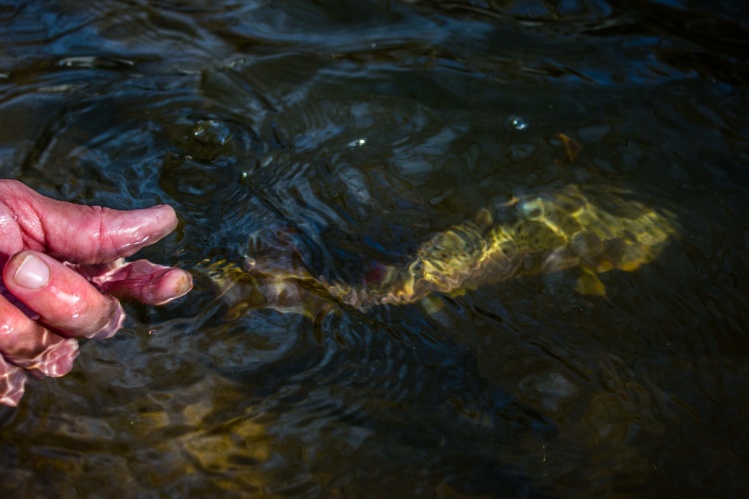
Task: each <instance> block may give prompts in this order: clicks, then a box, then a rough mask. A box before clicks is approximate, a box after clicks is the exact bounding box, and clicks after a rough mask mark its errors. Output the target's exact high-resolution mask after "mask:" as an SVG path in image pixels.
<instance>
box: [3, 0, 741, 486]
mask: <svg viewBox="0 0 749 499" xmlns="http://www.w3.org/2000/svg"><path fill="white" fill-rule="evenodd" d="M0 26H1V28H0V169H1V170H0V171H2V174H3V176H4V177H9V178H17V179H19V180H22V181H24V182H26V183H27V184H29V185H30V186H32V187H33V188H35V189H37V190H39V191H40V192H42V193H44V194H46V195H49V196H53V197H56V198H60V199H65V200H69V201H74V202H83V203H88V204H103V205H107V206H111V207H116V208H132V207H141V206H147V205H150V204H156V203H169V204H171V205H173V206H174V207H175V209H176V210H177V212H178V213H179V215H180V217H181V224H180V226H179V228H178V229H177V231H176V232H175V233H174V234H173V235H172V236H170V237H169V238H167V239H166V240H165V241H164V242H163V243H160V244H159V245H157V246H156V247H152V248H149V249H147V250H144V251H143V252H142V255H143V257H144V258H150V259H153V260H156V261H160V262H169V263H171V264H173V265H181V266H184V267H186V268H188V269H192V270H193V271H194V275H195V278H196V289H195V290H194V291H193V292H192V293H191V294H190V295H188V296H187V297H185V298H184V299H182V300H180V301H178V302H176V303H172V304H169V305H167V306H165V307H162V308H152V307H144V306H138V305H133V304H129V305H127V309H128V312H129V318H128V320H127V322H126V327H125V329H124V330H123V331H122V332H120V333H119V334H118V335H117V336H116V337H115V338H114V339H112V340H110V341H106V342H89V343H86V344H85V345H83V347H82V354H81V356H80V358H79V361H78V363H77V366H76V368H75V370H74V371H73V372H72V373H71V374H70V375H69V376H66V377H64V378H59V379H46V380H44V381H38V382H33V383H30V384H29V386H28V390H27V395H26V396H25V398H24V400H23V402H22V403H21V406H20V407H19V408H18V409H8V408H3V409H0V435H2V437H1V439H0V449H1V451H0V464H1V465H2V466H1V467H2V471H1V472H0V477H1V478H0V490H3V492H4V493H5V494H6V495H8V496H9V497H10V496H14V497H36V496H48V495H53V496H54V495H60V496H66V497H67V496H84V497H95V496H109V495H112V494H122V493H123V491H127V492H125V494H126V495H127V496H131V495H132V496H137V497H162V496H175V497H177V496H200V495H217V494H221V495H227V496H256V495H267V496H299V497H328V496H334V497H338V496H346V497H381V496H383V495H390V496H393V497H411V496H422V497H461V496H486V497H579V496H603V497H609V496H625V497H626V496H634V495H647V496H665V497H671V496H685V495H686V496H694V495H697V496H701V495H717V496H739V494H740V492H743V491H744V490H746V488H747V486H748V485H749V483H747V478H746V475H745V473H744V466H745V465H744V463H746V462H747V449H748V448H749V433H748V432H747V430H746V425H745V424H744V421H745V420H746V414H747V409H748V408H749V400H747V395H746V394H747V393H748V390H747V388H749V362H747V360H748V359H749V343H748V342H747V339H746V332H747V324H749V316H748V315H747V310H749V286H748V285H747V278H748V277H749V258H748V257H747V256H746V255H747V250H749V227H748V226H747V224H746V221H745V218H746V217H745V214H746V213H747V208H746V201H745V200H746V199H747V195H748V194H749V174H747V169H746V167H745V166H746V164H747V161H748V160H749V155H748V153H747V151H749V149H748V148H747V141H748V140H749V102H747V98H748V97H749V94H748V93H747V89H746V87H747V77H748V76H747V75H748V74H749V73H747V60H746V54H747V53H748V52H747V50H746V49H747V43H748V42H747V40H749V37H747V32H748V30H749V9H747V7H746V6H744V5H743V4H741V3H740V2H722V3H719V4H717V5H716V3H715V2H707V1H700V0H694V1H689V0H682V1H639V0H631V1H624V2H613V1H612V2H605V1H595V0H586V1H576V2H573V1H531V0H527V1H522V0H517V1H485V2H467V1H455V2H436V1H374V0H373V1H366V2H361V1H360V2H353V1H351V2H348V1H307V0H298V1H290V2H272V1H243V2H237V1H222V2H208V3H204V2H191V1H127V2H124V1H114V0H108V1H105V2H99V3H96V4H91V5H89V4H83V3H80V2H77V3H76V2H70V1H42V2H34V3H29V2H14V1H9V2H4V3H2V4H0ZM560 134H561V135H560ZM576 145H579V146H580V148H579V150H578V149H577V148H574V150H570V149H569V148H570V147H571V146H576ZM567 184H572V185H579V186H582V187H584V188H586V189H587V190H588V191H589V192H594V193H597V194H598V195H599V197H601V198H604V199H605V196H606V192H607V191H609V190H612V191H617V192H624V191H626V192H628V193H629V194H627V196H628V197H630V198H632V199H634V200H636V201H637V202H639V203H642V204H644V205H646V206H652V207H653V209H655V210H661V211H664V212H665V211H669V212H673V213H674V214H675V216H676V217H677V218H678V225H679V227H680V234H679V236H678V237H676V238H674V239H673V240H672V241H671V242H670V244H669V245H668V246H667V247H666V248H665V249H664V250H663V252H662V254H661V255H659V256H658V258H656V259H655V261H653V262H652V263H650V264H648V265H643V266H641V267H639V268H638V269H636V270H635V271H632V272H624V271H619V270H612V271H611V272H605V273H602V274H600V276H599V278H600V281H601V284H602V285H603V286H605V290H606V294H605V296H588V295H581V294H580V293H578V292H577V291H576V282H577V280H578V278H581V277H584V271H583V270H580V269H579V268H572V269H566V270H563V271H558V272H554V273H546V274H539V275H527V276H522V277H519V278H517V279H511V280H507V281H504V282H502V283H499V284H487V285H485V286H480V287H478V289H475V290H469V291H467V292H466V293H465V294H462V295H458V296H446V295H440V294H435V295H433V296H431V297H430V299H429V300H428V301H427V302H426V303H417V304H412V305H405V306H394V305H384V306H375V307H372V308H371V309H370V310H366V311H360V310H356V309H353V308H350V307H349V308H347V307H342V306H340V304H336V303H334V302H333V301H330V300H328V301H326V300H325V299H324V297H323V298H321V297H320V296H318V295H316V294H315V292H314V290H312V291H310V289H307V288H304V287H303V286H297V287H294V286H291V287H287V288H283V291H284V292H285V293H290V295H288V296H287V299H288V301H289V302H293V304H294V305H295V307H296V308H294V309H293V310H291V309H281V308H279V307H275V308H274V307H273V306H271V305H272V304H270V303H268V302H267V301H264V300H265V298H263V296H261V295H260V294H259V291H258V290H259V289H262V286H261V285H259V284H258V281H257V280H255V278H254V277H253V276H251V275H250V274H248V273H243V272H242V271H238V272H237V273H236V274H232V275H233V276H234V281H235V282H234V283H233V284H234V287H233V288H232V289H231V291H225V292H224V293H222V290H221V289H220V286H217V283H216V282H215V281H213V280H211V279H210V278H209V275H208V274H207V273H206V272H205V271H204V270H203V269H204V268H205V262H209V263H212V264H219V263H221V262H229V263H234V264H236V265H237V266H239V267H241V266H246V265H247V262H248V261H250V259H253V258H254V257H257V255H256V254H254V253H253V246H252V243H253V238H254V237H256V235H257V234H259V233H264V232H268V231H270V232H272V233H277V234H283V235H284V237H286V240H288V241H291V243H292V244H291V246H290V247H287V248H276V247H273V248H271V250H270V251H269V252H267V253H266V254H265V257H266V260H268V261H270V262H271V264H272V265H273V266H277V267H278V269H279V272H280V271H288V270H289V269H288V268H286V269H285V268H284V265H285V264H286V263H288V262H289V261H290V260H288V257H289V251H290V250H291V252H292V253H293V254H294V257H295V258H298V259H300V260H301V261H303V262H304V265H305V267H306V268H308V269H309V271H310V272H312V274H314V275H315V276H322V277H324V278H325V279H326V280H329V281H338V282H347V283H352V284H356V283H360V282H363V281H365V280H366V279H367V278H368V276H369V275H370V274H371V273H372V272H373V271H375V270H376V269H378V268H381V267H382V266H398V265H403V264H404V263H406V262H408V261H409V259H410V258H411V257H412V256H413V255H414V253H415V252H416V251H417V249H418V248H419V246H420V245H421V244H422V243H424V242H425V241H427V240H429V238H430V237H432V236H433V235H434V234H435V233H437V232H439V231H443V230H445V229H446V228H448V227H450V226H453V225H456V224H462V223H464V222H465V221H466V220H469V219H471V217H474V215H475V214H476V213H477V212H479V210H481V209H483V208H489V209H490V210H495V211H496V210H497V209H500V208H501V207H503V206H506V205H507V204H508V203H510V202H511V201H512V199H513V197H514V196H519V195H523V194H525V193H528V192H544V191H545V190H547V189H551V188H554V187H556V186H559V185H567ZM290 282H293V280H292V281H290ZM269 289H270V288H269ZM279 289H281V288H279Z"/></svg>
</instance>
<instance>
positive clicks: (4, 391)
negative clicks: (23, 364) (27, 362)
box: [0, 355, 26, 407]
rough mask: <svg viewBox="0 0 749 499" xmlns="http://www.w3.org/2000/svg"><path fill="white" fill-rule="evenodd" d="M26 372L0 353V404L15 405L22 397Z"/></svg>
mask: <svg viewBox="0 0 749 499" xmlns="http://www.w3.org/2000/svg"><path fill="white" fill-rule="evenodd" d="M24 384H26V374H25V373H24V372H23V369H21V368H20V367H17V366H14V365H13V364H9V363H7V362H6V361H5V359H4V358H3V356H2V355H0V404H3V405H9V406H11V407H15V406H17V405H18V402H20V401H21V397H23V385H24Z"/></svg>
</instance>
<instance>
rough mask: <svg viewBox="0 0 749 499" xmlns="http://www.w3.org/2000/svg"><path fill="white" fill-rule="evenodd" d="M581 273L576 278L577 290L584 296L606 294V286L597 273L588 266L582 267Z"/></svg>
mask: <svg viewBox="0 0 749 499" xmlns="http://www.w3.org/2000/svg"><path fill="white" fill-rule="evenodd" d="M582 271H583V275H582V276H580V278H579V279H578V280H577V288H576V289H577V292H578V293H580V294H581V295H585V296H606V286H605V285H604V284H603V283H602V282H601V279H600V278H599V277H598V273H596V271H595V270H593V269H591V268H590V267H582Z"/></svg>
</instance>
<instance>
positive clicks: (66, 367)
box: [0, 180, 192, 406]
mask: <svg viewBox="0 0 749 499" xmlns="http://www.w3.org/2000/svg"><path fill="white" fill-rule="evenodd" d="M176 225H177V217H176V214H175V213H174V210H173V209H172V208H171V207H169V206H166V205H161V206H155V207H152V208H146V209H141V210H130V211H119V210H112V209H108V208H101V207H98V206H81V205H75V204H71V203H65V202H62V201H56V200H53V199H49V198H46V197H44V196H42V195H40V194H38V193H36V192H34V191H33V190H31V189H29V188H28V187H26V186H25V185H23V184H21V183H20V182H17V181H14V180H0V266H2V267H3V274H2V281H1V282H0V404H6V405H10V406H15V405H17V404H18V402H19V400H20V399H21V397H22V396H23V391H24V383H25V381H26V373H28V374H31V375H33V376H35V377H38V378H41V377H44V376H63V375H65V374H67V373H68V372H70V370H71V369H72V367H73V361H74V360H75V358H76V356H77V355H78V341H77V338H108V337H110V336H112V335H114V334H115V332H117V330H118V329H120V327H121V325H122V322H123V320H124V317H125V314H124V312H123V310H122V306H121V305H120V302H119V299H120V298H124V299H133V300H137V301H140V302H142V303H145V304H153V305H160V304H163V303H166V302H168V301H171V300H173V299H175V298H178V297H180V296H182V295H184V294H185V293H187V292H188V291H190V289H191V288H192V277H191V276H190V274H189V273H187V272H185V271H183V270H181V269H177V268H173V267H164V266H161V265H156V264H154V263H151V262H148V261H146V260H139V261H135V262H125V260H124V258H125V257H128V256H131V255H133V254H134V253H135V252H137V251H138V250H139V249H141V248H143V247H144V246H148V245H150V244H153V243H155V242H156V241H158V240H160V239H161V238H163V237H164V236H166V235H167V234H169V233H170V232H171V231H172V230H174V228H175V227H176Z"/></svg>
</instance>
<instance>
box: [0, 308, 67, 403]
mask: <svg viewBox="0 0 749 499" xmlns="http://www.w3.org/2000/svg"><path fill="white" fill-rule="evenodd" d="M0 353H2V357H4V359H5V361H7V362H9V363H12V364H15V365H16V366H18V367H22V368H24V369H26V370H27V371H29V372H30V373H31V374H33V375H34V376H36V377H37V378H41V377H44V376H54V377H57V376H63V375H64V374H67V373H69V372H70V370H71V369H72V368H73V361H74V360H75V358H76V357H77V356H78V342H77V341H76V340H75V339H72V338H69V339H66V338H62V337H61V336H58V335H56V334H54V333H52V332H50V331H49V330H48V329H46V328H44V327H42V326H41V324H39V323H38V322H36V321H33V320H31V319H29V318H28V317H27V316H26V314H24V313H23V312H22V311H21V310H19V309H18V307H16V306H15V305H14V304H12V303H11V302H10V301H8V300H7V299H6V298H5V297H3V296H0ZM4 372H6V373H7V380H6V381H5V383H6V384H7V385H8V386H10V385H12V386H16V387H19V386H21V388H20V389H21V390H22V385H19V384H18V383H21V382H20V381H19V377H18V375H17V374H16V373H15V371H14V370H12V369H10V368H8V369H5V370H4ZM11 391H12V390H11ZM19 398H20V395H19Z"/></svg>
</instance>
